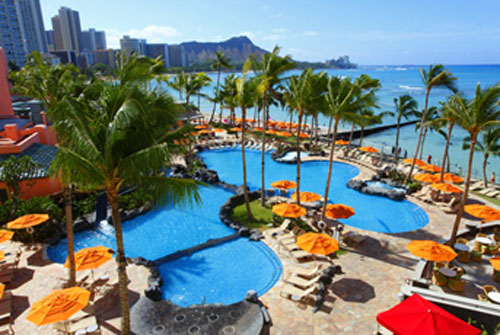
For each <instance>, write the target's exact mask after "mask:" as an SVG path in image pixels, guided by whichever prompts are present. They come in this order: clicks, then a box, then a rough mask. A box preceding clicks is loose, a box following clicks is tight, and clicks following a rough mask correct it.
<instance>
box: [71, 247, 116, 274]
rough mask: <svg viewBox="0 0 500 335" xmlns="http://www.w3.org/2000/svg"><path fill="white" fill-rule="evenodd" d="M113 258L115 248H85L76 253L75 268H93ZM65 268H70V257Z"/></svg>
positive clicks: (78, 269)
mask: <svg viewBox="0 0 500 335" xmlns="http://www.w3.org/2000/svg"><path fill="white" fill-rule="evenodd" d="M112 258H113V250H111V249H110V248H106V247H103V246H98V247H92V248H85V249H82V250H79V251H78V252H76V253H75V270H76V271H83V270H93V269H96V268H98V267H99V266H101V265H103V264H104V263H106V262H108V261H109V260H111V259H112ZM64 267H65V268H69V258H66V263H64Z"/></svg>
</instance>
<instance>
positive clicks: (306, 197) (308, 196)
mask: <svg viewBox="0 0 500 335" xmlns="http://www.w3.org/2000/svg"><path fill="white" fill-rule="evenodd" d="M292 199H293V200H297V192H293V194H292ZM320 199H321V195H319V194H317V193H312V192H300V201H303V202H313V201H318V200H320Z"/></svg>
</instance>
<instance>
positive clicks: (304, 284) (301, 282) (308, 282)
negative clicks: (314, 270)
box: [285, 274, 320, 289]
mask: <svg viewBox="0 0 500 335" xmlns="http://www.w3.org/2000/svg"><path fill="white" fill-rule="evenodd" d="M319 277H320V275H319V274H318V275H316V276H315V277H313V278H311V279H304V278H301V277H298V276H290V277H288V278H286V279H285V282H287V283H289V284H292V285H294V286H297V287H299V288H303V289H307V288H309V287H311V286H314V285H316V284H317V283H318V280H319Z"/></svg>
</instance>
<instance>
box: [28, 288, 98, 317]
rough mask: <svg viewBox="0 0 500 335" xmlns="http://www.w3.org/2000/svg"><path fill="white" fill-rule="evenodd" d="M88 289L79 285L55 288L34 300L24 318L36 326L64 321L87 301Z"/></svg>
mask: <svg viewBox="0 0 500 335" xmlns="http://www.w3.org/2000/svg"><path fill="white" fill-rule="evenodd" d="M89 298H90V291H87V290H85V289H83V288H81V287H70V288H67V289H64V290H57V291H54V292H52V293H51V294H49V295H48V296H46V297H45V298H43V299H41V300H39V301H37V302H35V303H34V304H33V306H32V307H31V310H30V311H29V313H28V316H27V317H26V320H28V321H31V322H33V323H34V324H36V325H37V326H42V325H46V324H49V323H53V322H57V321H64V320H67V319H69V318H70V317H71V316H72V315H73V314H75V313H76V312H78V311H79V310H81V309H83V308H84V307H85V306H87V304H88V303H89Z"/></svg>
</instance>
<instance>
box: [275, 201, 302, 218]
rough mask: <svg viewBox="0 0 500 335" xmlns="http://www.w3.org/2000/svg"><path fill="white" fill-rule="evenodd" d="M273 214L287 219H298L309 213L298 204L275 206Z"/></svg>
mask: <svg viewBox="0 0 500 335" xmlns="http://www.w3.org/2000/svg"><path fill="white" fill-rule="evenodd" d="M273 213H274V214H276V215H279V216H281V217H285V218H298V217H301V216H303V215H306V213H307V211H306V209H305V208H304V207H302V206H299V205H297V204H287V203H282V204H278V205H274V206H273Z"/></svg>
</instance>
